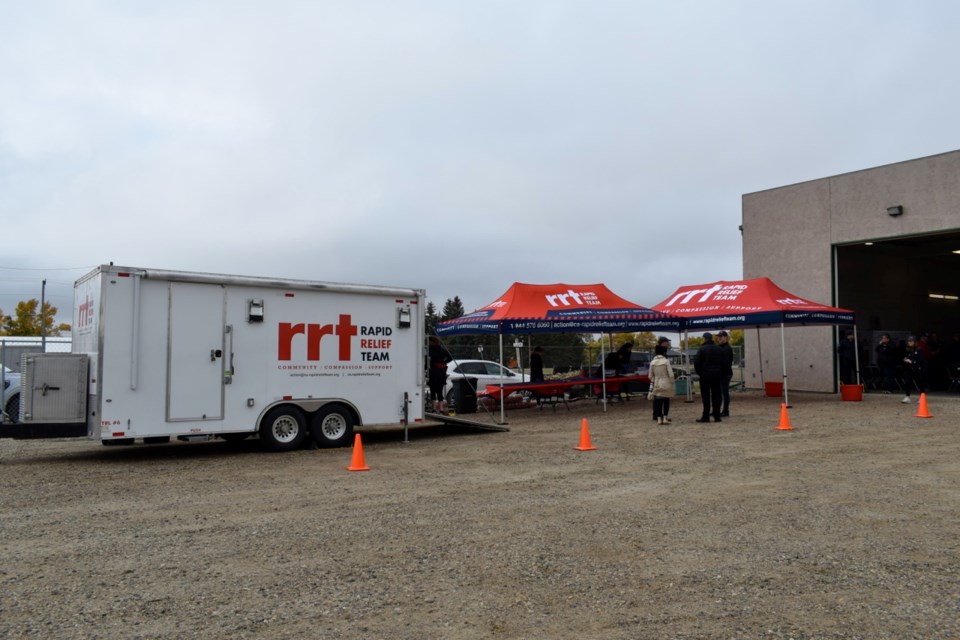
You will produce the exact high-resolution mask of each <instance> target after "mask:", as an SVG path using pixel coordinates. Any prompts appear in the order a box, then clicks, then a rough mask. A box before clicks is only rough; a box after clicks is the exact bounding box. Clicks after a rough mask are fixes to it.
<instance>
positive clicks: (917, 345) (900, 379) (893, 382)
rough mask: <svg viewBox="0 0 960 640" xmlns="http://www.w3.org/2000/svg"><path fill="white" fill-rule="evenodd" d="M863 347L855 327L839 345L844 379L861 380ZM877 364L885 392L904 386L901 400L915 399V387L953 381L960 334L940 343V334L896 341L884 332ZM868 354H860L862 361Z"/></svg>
mask: <svg viewBox="0 0 960 640" xmlns="http://www.w3.org/2000/svg"><path fill="white" fill-rule="evenodd" d="M858 348H860V347H859V345H858V344H857V342H856V339H855V337H854V334H853V332H852V331H849V332H847V333H846V334H845V335H844V336H843V337H842V338H841V339H840V344H839V345H838V346H837V359H838V361H839V364H840V382H841V383H843V384H857V382H858V380H857V360H858V355H859V354H858V353H857V349H858ZM874 349H875V353H876V365H877V368H878V369H879V370H880V376H881V378H882V383H881V384H882V386H883V391H884V393H894V392H896V391H897V389H898V388H901V389H903V393H904V396H903V399H902V400H901V402H903V403H904V404H910V403H911V402H913V398H912V394H913V391H918V392H920V393H923V392H924V391H926V390H927V389H928V388H933V389H934V390H936V389H944V388H947V387H948V386H949V384H950V382H949V376H950V371H951V369H952V370H953V371H954V372H956V371H957V370H958V369H960V334H957V335H955V336H954V339H953V341H952V342H951V343H949V344H947V345H946V346H942V345H941V344H940V341H939V339H938V338H937V335H936V334H935V333H934V334H929V335H928V334H921V335H920V336H919V337H917V336H909V337H907V339H906V340H900V341H899V342H894V341H893V340H892V338H891V336H890V334H889V333H884V334H882V335H881V336H880V341H879V342H878V343H877V345H876V346H875V347H874ZM864 359H865V358H860V360H861V362H862V361H863V360H864Z"/></svg>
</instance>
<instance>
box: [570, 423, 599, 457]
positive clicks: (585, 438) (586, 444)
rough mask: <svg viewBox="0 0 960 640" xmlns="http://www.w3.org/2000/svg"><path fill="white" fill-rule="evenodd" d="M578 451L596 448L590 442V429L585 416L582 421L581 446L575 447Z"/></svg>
mask: <svg viewBox="0 0 960 640" xmlns="http://www.w3.org/2000/svg"><path fill="white" fill-rule="evenodd" d="M574 449H576V450H577V451H593V450H594V449H596V447H595V446H593V445H592V444H591V443H590V429H589V428H587V419H586V418H584V419H583V420H581V421H580V446H579V447H574Z"/></svg>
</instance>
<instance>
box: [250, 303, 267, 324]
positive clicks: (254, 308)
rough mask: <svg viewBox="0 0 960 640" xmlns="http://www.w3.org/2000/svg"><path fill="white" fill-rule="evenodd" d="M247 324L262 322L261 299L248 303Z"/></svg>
mask: <svg viewBox="0 0 960 640" xmlns="http://www.w3.org/2000/svg"><path fill="white" fill-rule="evenodd" d="M247 322H263V299H262V298H261V299H257V298H254V299H253V300H250V301H248V313H247Z"/></svg>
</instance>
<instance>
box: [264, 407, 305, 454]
mask: <svg viewBox="0 0 960 640" xmlns="http://www.w3.org/2000/svg"><path fill="white" fill-rule="evenodd" d="M306 425H307V420H306V418H304V417H303V412H302V411H300V409H297V408H296V407H277V408H276V409H273V410H271V411H270V412H269V413H268V414H267V415H266V416H264V418H263V422H261V423H260V440H262V441H263V446H264V447H266V448H267V449H268V450H269V451H292V450H293V449H297V448H299V447H300V446H301V445H303V441H304V439H305V438H306V437H307V426H306Z"/></svg>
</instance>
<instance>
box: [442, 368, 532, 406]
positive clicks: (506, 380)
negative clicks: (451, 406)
mask: <svg viewBox="0 0 960 640" xmlns="http://www.w3.org/2000/svg"><path fill="white" fill-rule="evenodd" d="M460 378H472V379H476V381H477V391H483V390H484V389H486V388H487V385H488V384H500V383H501V381H502V382H503V384H510V383H513V382H529V381H530V376H529V375H527V374H525V373H524V374H521V373H517V372H516V371H513V370H512V369H508V368H506V367H504V366H502V365H501V364H499V363H497V362H492V361H490V360H453V361H451V362H450V363H448V364H447V384H446V385H445V386H444V387H443V397H444V398H446V399H447V402H450V403H452V402H453V381H454V380H458V379H460Z"/></svg>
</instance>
